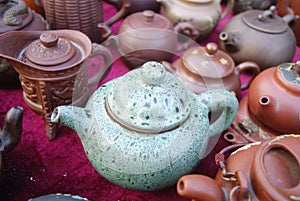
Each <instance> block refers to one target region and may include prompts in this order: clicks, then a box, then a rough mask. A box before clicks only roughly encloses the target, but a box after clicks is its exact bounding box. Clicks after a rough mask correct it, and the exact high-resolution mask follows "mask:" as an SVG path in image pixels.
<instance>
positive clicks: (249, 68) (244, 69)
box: [235, 61, 260, 90]
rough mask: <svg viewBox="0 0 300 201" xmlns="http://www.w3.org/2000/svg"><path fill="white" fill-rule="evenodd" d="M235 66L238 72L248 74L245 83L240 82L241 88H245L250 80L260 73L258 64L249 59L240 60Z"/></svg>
mask: <svg viewBox="0 0 300 201" xmlns="http://www.w3.org/2000/svg"><path fill="white" fill-rule="evenodd" d="M235 68H236V69H237V70H238V71H239V73H240V74H242V73H247V74H248V73H249V74H250V78H249V80H248V81H247V82H246V83H244V84H242V86H241V90H244V89H247V88H248V87H249V85H250V83H251V82H252V80H253V79H254V78H255V77H256V75H258V74H259V73H260V68H259V66H258V65H257V64H256V63H254V62H251V61H245V62H242V63H240V64H239V65H238V66H236V67H235Z"/></svg>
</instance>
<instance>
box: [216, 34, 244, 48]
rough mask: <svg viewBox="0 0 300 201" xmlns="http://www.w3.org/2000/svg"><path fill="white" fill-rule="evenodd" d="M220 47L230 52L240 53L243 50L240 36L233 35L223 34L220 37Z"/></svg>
mask: <svg viewBox="0 0 300 201" xmlns="http://www.w3.org/2000/svg"><path fill="white" fill-rule="evenodd" d="M219 41H220V45H222V46H223V47H224V48H225V49H226V50H227V51H228V52H238V51H239V50H240V49H241V41H240V38H239V37H238V35H236V34H233V33H227V32H224V31H223V32H221V33H220V35H219Z"/></svg>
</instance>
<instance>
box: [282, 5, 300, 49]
mask: <svg viewBox="0 0 300 201" xmlns="http://www.w3.org/2000/svg"><path fill="white" fill-rule="evenodd" d="M277 8H278V15H279V16H285V15H288V14H292V15H298V16H300V1H299V0H277ZM293 31H294V33H295V36H296V40H297V45H298V46H300V21H299V20H298V21H297V22H296V25H295V27H294V29H293Z"/></svg>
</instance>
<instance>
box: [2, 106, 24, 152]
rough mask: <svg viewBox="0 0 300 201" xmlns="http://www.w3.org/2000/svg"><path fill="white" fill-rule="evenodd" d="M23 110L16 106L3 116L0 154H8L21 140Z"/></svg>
mask: <svg viewBox="0 0 300 201" xmlns="http://www.w3.org/2000/svg"><path fill="white" fill-rule="evenodd" d="M22 119H23V108H22V107H20V106H16V107H13V108H11V109H10V110H9V111H8V112H7V113H6V115H5V119H4V125H3V129H2V131H1V132H0V142H1V144H0V152H2V151H4V152H5V153H8V152H10V151H11V150H12V149H13V148H14V147H15V146H17V144H18V143H19V142H20V140H21V135H22Z"/></svg>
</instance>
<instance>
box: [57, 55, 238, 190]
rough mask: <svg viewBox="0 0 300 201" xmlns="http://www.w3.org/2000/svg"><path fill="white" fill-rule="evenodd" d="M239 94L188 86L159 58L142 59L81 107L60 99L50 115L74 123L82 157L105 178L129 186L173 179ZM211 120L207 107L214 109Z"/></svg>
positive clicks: (195, 158) (225, 120) (155, 185)
mask: <svg viewBox="0 0 300 201" xmlns="http://www.w3.org/2000/svg"><path fill="white" fill-rule="evenodd" d="M237 108H238V102H237V99H236V98H235V96H234V95H232V94H231V93H230V92H228V91H225V90H211V91H207V92H203V93H202V94H200V95H196V94H194V93H193V92H192V91H190V90H189V89H188V88H186V87H184V85H183V84H181V82H180V81H179V80H178V79H177V78H176V77H175V76H174V75H173V74H171V73H169V72H167V71H166V70H165V68H164V66H163V65H162V64H161V63H158V62H154V61H149V62H146V63H145V64H143V65H142V67H141V68H137V69H134V70H132V71H130V72H128V73H127V74H125V75H124V76H122V77H119V78H116V79H114V80H111V81H109V82H107V83H106V84H104V85H102V86H101V87H100V88H99V89H97V90H96V91H95V92H94V94H93V95H92V96H91V97H90V99H89V101H88V103H87V105H86V106H85V108H80V107H75V106H70V105H68V106H59V107H57V108H56V109H55V110H54V111H53V113H52V115H51V122H53V123H60V124H63V125H65V126H68V127H70V128H72V129H73V130H75V131H76V132H77V133H78V135H79V136H80V138H81V140H82V144H83V147H84V150H85V152H86V155H87V157H88V158H89V160H90V161H91V163H92V165H93V166H94V167H95V168H96V170H97V171H98V172H99V173H100V174H101V175H102V176H104V177H105V178H106V179H108V180H109V181H111V182H113V183H115V184H117V185H120V186H123V187H126V188H129V189H135V190H143V191H147V190H158V189H162V188H165V187H167V186H170V185H174V184H176V182H177V180H178V179H179V178H180V176H182V175H184V174H187V173H189V172H191V171H192V170H193V169H194V168H195V166H196V165H197V164H198V162H199V159H201V158H203V157H204V156H205V152H206V151H207V148H209V147H208V140H209V138H210V137H212V136H216V135H218V134H220V133H221V132H222V131H223V130H224V129H226V128H227V127H228V126H229V125H230V123H231V122H232V120H233V118H234V117H235V116H236V113H237ZM217 111H218V113H219V114H220V115H219V116H218V118H217V119H216V120H215V121H213V122H211V121H210V118H209V114H211V113H212V112H217Z"/></svg>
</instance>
